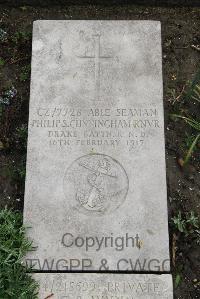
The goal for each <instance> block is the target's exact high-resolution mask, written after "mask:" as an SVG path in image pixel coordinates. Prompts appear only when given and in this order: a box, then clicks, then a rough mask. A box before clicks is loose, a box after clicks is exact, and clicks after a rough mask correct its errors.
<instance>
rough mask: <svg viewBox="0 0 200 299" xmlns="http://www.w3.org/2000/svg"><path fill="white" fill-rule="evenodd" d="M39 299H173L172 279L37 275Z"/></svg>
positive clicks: (130, 276)
mask: <svg viewBox="0 0 200 299" xmlns="http://www.w3.org/2000/svg"><path fill="white" fill-rule="evenodd" d="M34 277H35V279H36V280H38V282H39V283H40V293H39V299H45V298H46V299H47V298H49V299H158V298H159V299H173V292H172V278H171V275H168V274H163V275H152V274H148V275H146V274H134V275H130V274H128V275H127V274H124V275H122V274H94V273H93V274H91V273H90V274H83V273H81V274H80V273H73V274H72V273H68V274H63V273H62V274H52V273H51V274H50V273H48V274H41V273H40V274H35V275H34Z"/></svg>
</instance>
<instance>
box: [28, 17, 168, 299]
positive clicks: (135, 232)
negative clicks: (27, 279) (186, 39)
mask: <svg viewBox="0 0 200 299" xmlns="http://www.w3.org/2000/svg"><path fill="white" fill-rule="evenodd" d="M161 57H162V55H161V26H160V23H159V22H155V21H36V22H34V30H33V52H32V74H31V98H30V116H29V137H28V157H27V176H26V192H25V207H24V219H25V221H24V222H25V224H26V225H28V226H30V227H31V229H30V230H29V232H30V237H31V239H33V242H34V245H35V246H37V250H36V251H34V252H31V253H30V254H29V255H28V256H27V261H28V262H29V263H32V264H34V268H35V269H38V270H63V271H69V270H86V271H87V270H95V271H99V270H100V271H101V270H102V271H106V270H117V271H120V270H127V271H158V272H162V271H169V269H170V268H169V248H168V247H169V244H168V242H169V240H168V219H167V193H166V170H165V146H164V121H163V94H162V92H163V88H162V59H161ZM59 298H60V297H59ZM63 298H64V297H63ZM135 298H136V297H135ZM145 298H146V297H145Z"/></svg>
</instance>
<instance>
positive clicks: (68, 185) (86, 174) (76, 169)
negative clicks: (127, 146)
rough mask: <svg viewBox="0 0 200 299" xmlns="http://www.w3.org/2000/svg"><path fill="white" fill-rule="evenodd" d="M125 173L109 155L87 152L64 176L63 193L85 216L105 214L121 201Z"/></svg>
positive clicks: (125, 180) (124, 188)
mask: <svg viewBox="0 0 200 299" xmlns="http://www.w3.org/2000/svg"><path fill="white" fill-rule="evenodd" d="M128 186H129V182H128V176H127V174H126V171H125V170H124V168H123V167H122V165H121V164H120V163H119V162H118V161H116V160H115V159H113V158H112V157H110V156H107V155H103V154H90V155H86V156H83V157H80V158H78V159H77V160H75V161H74V162H73V163H72V164H71V165H70V167H69V168H68V169H67V171H66V173H65V176H64V192H65V196H66V198H67V199H68V200H69V202H70V205H71V206H72V207H73V208H76V209H77V210H78V211H79V212H81V213H84V214H86V215H99V216H102V215H105V214H108V213H110V212H112V211H114V210H116V209H117V208H119V206H120V205H121V204H122V203H123V202H124V200H125V198H126V195H127V192H128Z"/></svg>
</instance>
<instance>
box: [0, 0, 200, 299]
mask: <svg viewBox="0 0 200 299" xmlns="http://www.w3.org/2000/svg"><path fill="white" fill-rule="evenodd" d="M37 19H133V20H143V19H148V20H149V19H152V20H160V21H161V22H162V45H163V76H164V106H165V136H166V164H167V182H168V208H169V230H170V249H171V257H172V273H173V278H174V286H175V287H174V292H175V298H184V299H186V298H187V299H189V298H192V299H194V298H200V281H199V277H200V275H199V274H200V257H199V244H198V242H197V240H196V235H195V233H196V232H194V231H192V226H191V230H190V232H189V233H185V232H180V231H179V230H178V229H177V228H176V227H175V226H174V225H173V221H172V218H173V217H174V216H177V215H178V213H179V211H181V213H182V216H183V217H185V215H187V213H189V212H191V211H193V212H194V213H195V214H196V215H197V216H199V215H200V204H199V202H200V155H199V153H200V150H199V149H200V147H199V145H197V148H196V150H195V152H194V153H193V155H192V158H191V159H190V162H189V163H188V165H187V166H185V167H181V166H180V164H181V163H180V161H181V160H180V158H183V157H184V155H185V153H186V151H187V146H188V145H186V143H188V142H189V140H190V138H191V136H193V134H194V133H195V131H194V130H192V129H191V128H190V127H189V126H188V125H187V124H186V123H185V122H184V121H182V120H174V119H173V118H172V117H171V116H170V115H171V114H172V113H174V112H175V113H179V114H180V113H187V114H189V115H191V116H192V117H194V118H198V119H199V118H200V107H199V106H197V103H195V102H194V101H193V100H191V99H189V100H188V99H186V98H185V97H184V93H183V90H187V85H188V81H191V80H193V78H194V76H195V74H196V73H197V72H198V70H199V69H200V52H199V50H198V47H199V44H200V35H199V28H200V8H188V7H187V8H175V7H174V8H169V7H167V8H165V7H145V6H143V7H142V6H134V5H123V6H105V7H104V6H92V5H86V6H62V7H61V6H56V7H55V6H54V7H50V6H49V7H48V8H47V7H46V8H44V7H43V8H41V7H28V6H23V7H18V8H14V7H13V8H12V7H7V6H6V5H3V4H2V5H0V43H1V47H0V96H4V99H5V91H7V90H10V89H11V87H14V88H15V90H16V91H17V94H16V95H15V94H14V95H12V96H10V97H9V101H7V102H6V103H3V104H1V106H0V108H1V109H0V208H3V207H4V206H6V205H7V206H8V207H12V208H14V209H18V210H23V196H24V178H25V161H26V136H27V122H28V106H29V85H30V63H31V32H32V23H33V21H34V20H37ZM2 30H3V31H2ZM192 45H194V46H195V47H196V48H195V47H193V46H192ZM0 99H1V97H0ZM178 161H179V163H178ZM196 230H198V229H196Z"/></svg>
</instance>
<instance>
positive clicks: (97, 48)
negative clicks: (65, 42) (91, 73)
mask: <svg viewBox="0 0 200 299" xmlns="http://www.w3.org/2000/svg"><path fill="white" fill-rule="evenodd" d="M93 37H94V42H95V46H94V55H91V56H89V55H86V54H85V55H83V56H77V57H79V58H87V59H88V58H90V59H94V65H95V99H96V100H99V92H100V62H101V59H108V58H112V56H103V55H101V35H100V34H96V35H93Z"/></svg>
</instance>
